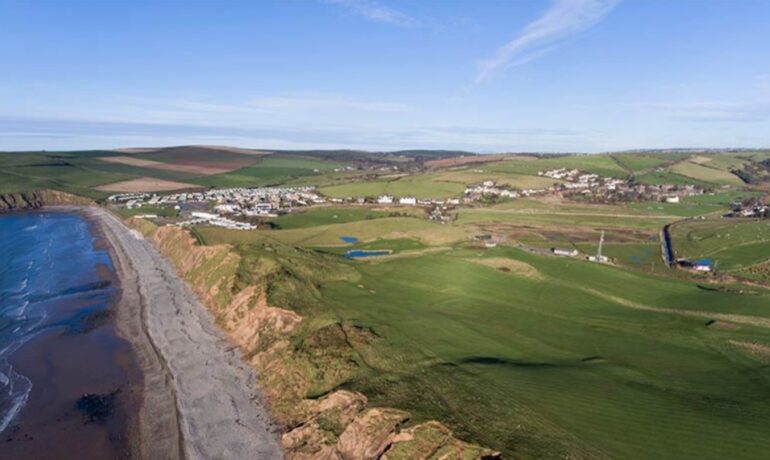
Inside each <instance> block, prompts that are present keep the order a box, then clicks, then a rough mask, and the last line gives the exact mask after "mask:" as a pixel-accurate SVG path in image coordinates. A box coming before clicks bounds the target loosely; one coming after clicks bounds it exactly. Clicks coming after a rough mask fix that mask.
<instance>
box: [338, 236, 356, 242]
mask: <svg viewBox="0 0 770 460" xmlns="http://www.w3.org/2000/svg"><path fill="white" fill-rule="evenodd" d="M340 239H341V240H342V241H344V242H345V243H350V244H353V243H358V238H356V237H355V236H341V237H340Z"/></svg>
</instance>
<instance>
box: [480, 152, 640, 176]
mask: <svg viewBox="0 0 770 460" xmlns="http://www.w3.org/2000/svg"><path fill="white" fill-rule="evenodd" d="M557 168H571V169H572V168H574V169H579V170H581V171H585V172H589V173H595V174H599V175H602V176H608V177H620V178H623V177H626V176H627V175H628V172H627V171H626V170H625V169H623V167H621V166H620V165H619V164H618V163H616V162H615V160H613V159H612V157H610V156H609V155H572V156H557V157H553V158H539V159H536V160H524V159H520V160H507V161H500V162H495V163H489V164H485V165H484V167H483V169H484V170H485V171H492V172H503V173H515V174H529V175H537V173H538V172H539V171H546V170H549V169H557Z"/></svg>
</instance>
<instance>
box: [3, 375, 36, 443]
mask: <svg viewBox="0 0 770 460" xmlns="http://www.w3.org/2000/svg"><path fill="white" fill-rule="evenodd" d="M0 375H2V376H3V377H5V378H3V379H2V380H0V433H2V432H3V431H5V429H6V428H8V425H10V424H11V422H13V420H14V419H15V418H16V417H17V416H18V415H19V413H20V412H21V410H22V409H23V408H24V406H25V405H26V404H27V399H29V393H30V392H31V391H32V382H31V381H30V380H29V379H28V378H27V377H25V376H23V375H21V374H18V373H17V372H16V371H14V370H13V366H11V365H7V364H6V367H5V371H4V372H0ZM3 382H4V383H3Z"/></svg>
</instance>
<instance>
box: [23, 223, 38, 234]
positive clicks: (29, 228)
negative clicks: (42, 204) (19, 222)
mask: <svg viewBox="0 0 770 460" xmlns="http://www.w3.org/2000/svg"><path fill="white" fill-rule="evenodd" d="M33 230H37V224H34V225H30V226H29V227H24V231H25V232H31V231H33Z"/></svg>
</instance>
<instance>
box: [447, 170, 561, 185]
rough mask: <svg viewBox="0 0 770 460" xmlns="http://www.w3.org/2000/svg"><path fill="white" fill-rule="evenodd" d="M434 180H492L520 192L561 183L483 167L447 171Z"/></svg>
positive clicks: (460, 181) (472, 182)
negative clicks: (491, 170) (487, 169)
mask: <svg viewBox="0 0 770 460" xmlns="http://www.w3.org/2000/svg"><path fill="white" fill-rule="evenodd" d="M436 180H439V181H444V182H458V183H460V184H464V185H470V184H478V183H481V182H483V181H486V180H493V181H495V182H496V183H497V184H499V185H505V186H508V187H511V188H516V189H522V190H523V189H540V188H547V187H550V186H552V185H554V184H556V183H561V182H562V181H559V180H556V179H551V178H548V177H540V176H531V175H525V174H513V173H501V172H487V171H486V170H485V169H484V168H483V167H477V168H465V169H462V170H456V171H449V172H446V173H444V174H441V175H439V176H438V177H437V178H436Z"/></svg>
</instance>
